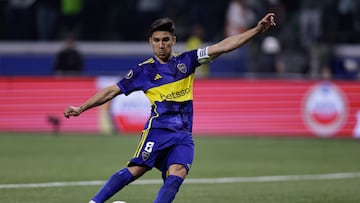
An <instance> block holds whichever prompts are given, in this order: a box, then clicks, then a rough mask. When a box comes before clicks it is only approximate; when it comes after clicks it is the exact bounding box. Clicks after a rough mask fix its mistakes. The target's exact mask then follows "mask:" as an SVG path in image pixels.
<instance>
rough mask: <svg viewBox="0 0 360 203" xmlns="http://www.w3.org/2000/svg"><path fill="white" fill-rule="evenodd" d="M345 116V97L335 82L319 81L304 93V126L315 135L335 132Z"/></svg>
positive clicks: (323, 135)
mask: <svg viewBox="0 0 360 203" xmlns="http://www.w3.org/2000/svg"><path fill="white" fill-rule="evenodd" d="M346 117H347V102H346V98H345V96H344V94H343V92H342V91H341V89H340V88H338V87H337V86H336V85H335V84H332V83H330V82H321V83H318V84H316V85H314V86H313V87H312V88H311V89H310V91H309V92H308V93H307V94H306V96H305V99H304V103H303V118H304V122H305V124H306V126H307V127H308V128H309V129H310V130H311V131H312V132H313V133H314V134H315V135H317V136H320V137H330V136H332V135H334V134H336V133H337V132H338V131H339V130H340V128H341V127H342V125H343V124H344V122H345V120H346Z"/></svg>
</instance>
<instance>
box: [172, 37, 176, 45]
mask: <svg viewBox="0 0 360 203" xmlns="http://www.w3.org/2000/svg"><path fill="white" fill-rule="evenodd" d="M172 39H173V45H174V44H176V36H175V35H173V37H172Z"/></svg>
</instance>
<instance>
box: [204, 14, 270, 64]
mask: <svg viewBox="0 0 360 203" xmlns="http://www.w3.org/2000/svg"><path fill="white" fill-rule="evenodd" d="M274 17H275V14H274V13H268V14H267V15H266V16H265V17H264V18H263V19H261V20H260V21H259V22H258V23H257V25H256V26H255V27H253V28H251V29H249V30H247V31H245V32H243V33H241V34H237V35H233V36H230V37H227V38H225V39H223V40H222V41H220V42H219V43H217V44H214V45H211V46H209V48H208V55H209V57H210V58H211V59H212V60H213V59H215V58H216V57H218V56H220V55H221V54H223V53H227V52H230V51H232V50H234V49H237V48H239V47H241V46H242V45H244V44H245V43H246V42H248V41H249V40H251V39H252V38H254V37H255V36H256V35H257V34H259V33H262V32H265V31H267V30H268V29H269V28H270V27H271V26H275V25H276V23H275V20H274Z"/></svg>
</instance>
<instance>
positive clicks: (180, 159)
mask: <svg viewBox="0 0 360 203" xmlns="http://www.w3.org/2000/svg"><path fill="white" fill-rule="evenodd" d="M193 159H194V141H193V139H192V135H191V133H189V132H175V131H171V130H167V129H150V130H144V131H143V132H142V135H141V139H140V143H139V145H138V148H137V150H136V152H135V154H134V157H133V158H132V159H131V160H130V161H129V163H128V166H133V165H137V166H146V167H148V168H149V169H152V168H153V167H156V168H157V169H159V170H160V171H162V172H163V173H165V172H166V171H167V170H168V168H169V166H170V165H172V164H181V165H183V166H184V167H185V168H186V170H187V171H189V170H190V167H191V165H192V162H193Z"/></svg>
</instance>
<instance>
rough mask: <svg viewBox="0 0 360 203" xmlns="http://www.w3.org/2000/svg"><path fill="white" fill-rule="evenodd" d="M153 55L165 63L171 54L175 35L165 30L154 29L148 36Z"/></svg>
mask: <svg viewBox="0 0 360 203" xmlns="http://www.w3.org/2000/svg"><path fill="white" fill-rule="evenodd" d="M149 42H150V45H151V46H152V48H153V51H154V54H155V57H156V58H157V59H158V60H159V61H160V62H161V63H166V62H167V61H168V60H170V58H171V56H172V46H173V45H174V44H175V43H176V37H175V36H173V35H171V33H170V32H166V31H155V32H153V34H152V35H151V37H150V38H149Z"/></svg>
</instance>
